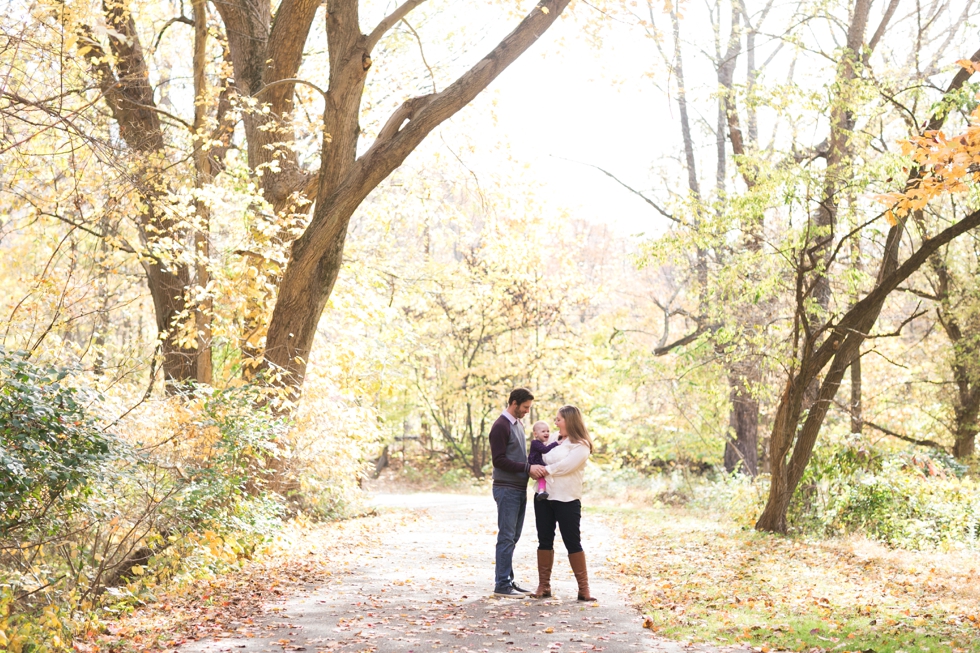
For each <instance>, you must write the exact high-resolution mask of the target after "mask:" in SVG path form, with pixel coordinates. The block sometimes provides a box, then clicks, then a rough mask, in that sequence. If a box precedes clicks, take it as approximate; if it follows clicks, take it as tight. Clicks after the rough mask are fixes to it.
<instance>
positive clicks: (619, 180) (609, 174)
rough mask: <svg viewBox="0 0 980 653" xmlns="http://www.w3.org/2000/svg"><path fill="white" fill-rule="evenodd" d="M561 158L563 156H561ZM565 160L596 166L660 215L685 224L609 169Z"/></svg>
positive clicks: (585, 164) (579, 162) (570, 160)
mask: <svg viewBox="0 0 980 653" xmlns="http://www.w3.org/2000/svg"><path fill="white" fill-rule="evenodd" d="M559 158H562V157H559ZM564 160H565V161H569V162H571V163H578V164H580V165H583V166H589V167H590V168H595V169H596V170H598V171H599V172H601V173H602V174H604V175H606V176H607V177H609V178H610V179H612V180H613V181H615V182H616V183H617V184H619V185H620V186H622V187H623V188H625V189H626V190H628V191H629V192H631V193H633V194H634V195H636V196H637V197H639V198H640V199H641V200H643V201H644V202H646V203H647V204H649V205H650V206H652V207H653V209H654V210H655V211H656V212H657V213H659V214H660V215H662V216H664V217H665V218H667V219H668V220H673V221H674V222H676V223H678V224H683V222H682V221H681V220H680V219H679V218H676V217H674V216H673V215H672V214H670V213H668V212H667V211H666V210H665V209H664V208H663V207H661V206H660V205H659V204H657V203H656V202H654V201H653V200H651V199H650V198H649V197H647V196H646V195H644V194H643V193H641V192H640V191H638V190H636V189H635V188H633V187H632V186H630V185H629V184H627V183H626V182H624V181H623V180H622V179H620V178H619V177H617V176H616V175H614V174H613V173H611V172H609V171H608V170H605V169H604V168H600V167H599V166H597V165H595V164H592V163H582V162H581V161H572V159H564Z"/></svg>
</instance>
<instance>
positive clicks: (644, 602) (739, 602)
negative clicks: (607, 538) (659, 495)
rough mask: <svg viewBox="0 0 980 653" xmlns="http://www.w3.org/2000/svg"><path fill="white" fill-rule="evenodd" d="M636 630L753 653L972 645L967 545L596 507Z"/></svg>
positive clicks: (975, 600) (974, 620) (973, 599)
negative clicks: (814, 533) (792, 532)
mask: <svg viewBox="0 0 980 653" xmlns="http://www.w3.org/2000/svg"><path fill="white" fill-rule="evenodd" d="M599 512H600V514H601V515H602V516H603V518H604V519H606V520H607V521H611V522H614V523H615V524H616V525H617V527H618V528H620V529H621V532H622V534H623V535H624V537H625V541H626V542H627V543H628V544H627V545H626V546H625V547H624V548H623V549H622V550H621V552H620V556H619V561H618V562H619V570H620V571H621V572H622V573H623V574H625V577H626V579H627V584H628V589H629V590H630V594H631V599H632V601H633V603H634V604H635V605H636V606H637V607H638V608H639V609H640V610H641V611H643V612H644V613H645V614H646V615H648V617H649V621H648V622H647V626H648V627H649V628H651V629H652V630H654V632H656V633H658V634H662V635H666V636H667V637H670V638H673V639H685V640H690V641H695V642H716V643H725V644H731V643H741V644H745V645H750V646H752V647H755V648H757V649H759V650H762V651H767V650H773V651H774V650H785V649H788V650H795V651H811V650H817V651H835V652H836V651H862V652H866V653H871V652H874V653H899V652H901V651H904V652H906V653H912V652H913V651H929V652H934V651H950V652H967V651H969V652H974V651H980V575H978V573H977V570H978V568H980V560H978V558H977V556H976V553H975V552H951V553H924V552H919V553H912V552H908V551H895V550H889V549H886V548H884V547H882V546H880V545H878V544H876V543H873V542H868V541H866V540H860V539H850V540H831V541H806V540H802V539H795V538H787V537H780V536H774V535H766V534H760V533H756V532H754V531H751V530H746V529H742V528H739V527H738V526H736V525H734V524H732V523H731V522H730V521H728V520H725V519H719V520H714V519H711V518H707V517H703V516H698V515H695V514H692V513H690V512H685V511H683V510H679V509H661V510H635V509H632V508H630V509H626V508H602V509H601V510H600V511H599Z"/></svg>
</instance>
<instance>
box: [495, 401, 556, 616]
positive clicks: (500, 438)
mask: <svg viewBox="0 0 980 653" xmlns="http://www.w3.org/2000/svg"><path fill="white" fill-rule="evenodd" d="M533 402H534V395H532V394H531V392H530V390H528V389H527V388H516V389H515V390H513V391H512V392H511V393H510V397H508V399H507V410H505V411H504V412H503V414H502V415H501V416H500V417H498V418H497V421H496V422H494V423H493V426H492V427H491V428H490V456H491V458H492V460H493V500H494V501H496V502H497V553H496V555H497V564H496V566H497V571H496V578H495V584H494V589H493V593H494V596H502V597H507V598H516V599H522V598H524V597H525V596H527V595H528V594H530V593H531V592H530V591H528V590H526V589H523V588H521V587H520V586H519V585H517V583H515V582H514V547H516V546H517V541H518V540H519V539H521V529H523V528H524V512H525V510H526V508H527V481H528V478H529V477H533V478H542V477H544V476H545V475H546V472H545V469H544V467H543V466H542V465H531V464H530V463H528V461H527V442H526V438H525V435H524V425H523V424H522V423H521V419H523V418H524V416H525V415H527V413H528V411H529V410H531V404H532V403H533Z"/></svg>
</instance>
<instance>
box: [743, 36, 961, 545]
mask: <svg viewBox="0 0 980 653" xmlns="http://www.w3.org/2000/svg"><path fill="white" fill-rule="evenodd" d="M978 55H980V53H978ZM915 174H916V173H915V172H913V175H915ZM977 227H980V211H976V212H974V213H971V214H970V215H968V216H967V217H965V218H963V219H962V220H960V221H959V222H957V223H954V224H953V225H951V226H949V227H947V228H946V229H944V230H943V231H941V232H940V233H939V234H937V235H936V236H935V237H934V238H929V239H926V240H924V241H923V242H922V244H921V245H920V247H919V249H918V250H916V251H915V252H914V253H913V254H912V255H911V256H909V258H908V259H907V260H906V261H905V262H904V263H902V264H901V265H898V248H899V244H900V241H901V238H902V234H903V233H904V232H905V220H904V219H903V220H899V222H898V223H897V224H896V225H895V226H893V227H892V228H891V229H890V230H889V231H888V236H887V239H886V242H885V251H884V256H883V258H882V261H881V266H880V268H879V273H878V280H877V282H876V283H875V287H874V288H873V289H872V291H871V292H870V293H869V294H868V295H867V296H866V297H864V299H862V300H861V301H859V302H857V303H856V304H855V305H854V306H853V307H852V308H851V309H850V310H848V311H847V312H846V313H844V315H843V316H841V318H840V320H839V321H837V323H836V324H834V325H833V326H832V327H831V328H829V329H828V331H829V334H828V336H827V338H826V340H824V341H823V343H822V344H820V346H819V347H817V346H816V345H815V343H814V342H813V340H812V338H808V341H807V342H806V343H805V345H804V348H803V350H804V354H803V355H802V356H801V357H800V361H799V368H798V371H796V372H795V373H794V371H793V370H791V371H790V376H789V379H788V381H787V390H786V391H785V392H784V394H783V397H782V398H781V400H780V403H779V407H778V408H777V413H776V420H775V423H774V424H773V431H772V438H771V446H772V450H771V451H772V458H771V461H770V464H771V468H772V477H771V478H772V481H771V486H770V493H769V500H768V502H767V503H766V507H765V509H764V510H763V513H762V515H761V516H760V517H759V520H758V522H757V523H756V528H757V529H758V530H767V531H775V532H779V533H785V532H786V526H787V520H786V510H787V508H788V507H789V500H790V497H792V495H793V492H794V491H795V489H796V486H797V485H798V484H799V482H800V479H801V478H802V477H803V473H804V471H805V470H806V466H807V464H809V462H810V457H811V456H812V454H813V447H814V445H815V444H816V441H817V435H818V434H819V432H820V428H821V426H822V425H823V421H824V418H825V417H826V415H827V410H828V408H829V407H830V405H831V402H832V401H833V399H834V396H835V395H836V394H837V390H838V388H839V387H840V382H841V379H843V377H844V373H845V371H846V370H847V368H848V367H849V366H850V364H851V362H852V361H853V360H854V357H855V356H856V355H857V353H858V352H859V351H860V348H861V344H862V343H863V342H864V339H865V338H866V337H867V334H868V333H869V332H870V330H871V329H872V328H873V327H874V325H875V323H876V322H877V320H878V316H879V315H880V313H881V309H882V307H883V306H884V303H885V300H886V299H887V298H888V296H889V295H890V294H891V293H892V292H893V291H894V290H895V289H896V288H897V287H898V286H899V284H901V283H903V282H904V281H905V280H906V279H908V278H909V277H910V276H911V275H912V274H913V273H915V272H916V271H917V270H918V269H919V268H921V267H922V265H924V264H925V263H926V261H927V260H928V259H929V257H930V256H932V255H933V254H935V253H936V252H937V251H938V250H939V249H940V248H941V247H943V246H944V245H946V244H948V243H949V242H951V241H952V240H953V239H955V238H957V237H958V236H960V235H962V234H964V233H966V232H967V231H970V230H972V229H976V228H977ZM805 310H807V309H806V307H805V305H802V304H801V305H799V306H798V307H797V319H799V317H800V314H801V313H802V312H803V311H805ZM828 364H829V365H830V368H829V369H828V371H827V374H826V375H825V376H824V378H823V380H822V381H820V380H819V375H820V372H821V371H822V370H823V369H824V368H825V367H826V366H827V365H828ZM811 384H815V385H818V387H819V389H818V391H817V393H816V399H815V401H814V402H813V405H812V406H810V407H809V410H808V411H807V413H806V419H805V421H804V422H803V424H802V425H800V424H799V421H800V417H801V415H802V403H803V394H804V392H803V391H801V388H806V387H807V386H810V385H811ZM787 454H791V456H790V459H789V461H788V462H787V461H786V456H787Z"/></svg>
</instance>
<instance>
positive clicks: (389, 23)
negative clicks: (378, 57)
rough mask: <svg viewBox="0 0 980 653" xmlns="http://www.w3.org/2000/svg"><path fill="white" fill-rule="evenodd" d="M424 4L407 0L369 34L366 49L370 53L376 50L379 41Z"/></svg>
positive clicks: (421, 1) (420, 0)
mask: <svg viewBox="0 0 980 653" xmlns="http://www.w3.org/2000/svg"><path fill="white" fill-rule="evenodd" d="M423 2H425V0H406V1H405V3H404V4H402V5H401V6H400V7H398V8H397V9H395V10H394V11H393V12H391V13H390V14H388V15H387V16H385V17H384V18H383V19H381V22H380V23H378V26H377V27H375V28H374V29H373V30H371V33H370V34H368V36H367V41H366V42H365V49H366V50H367V51H368V52H369V53H370V52H371V51H372V50H373V49H374V46H376V45H377V44H378V41H380V40H381V37H382V36H384V35H385V33H386V32H387V31H388V30H390V29H391V28H392V27H394V26H395V25H397V24H398V21H400V20H402V19H404V18H405V16H407V15H408V14H409V12H410V11H412V10H413V9H415V8H416V7H418V6H419V5H420V4H422V3H423Z"/></svg>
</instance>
